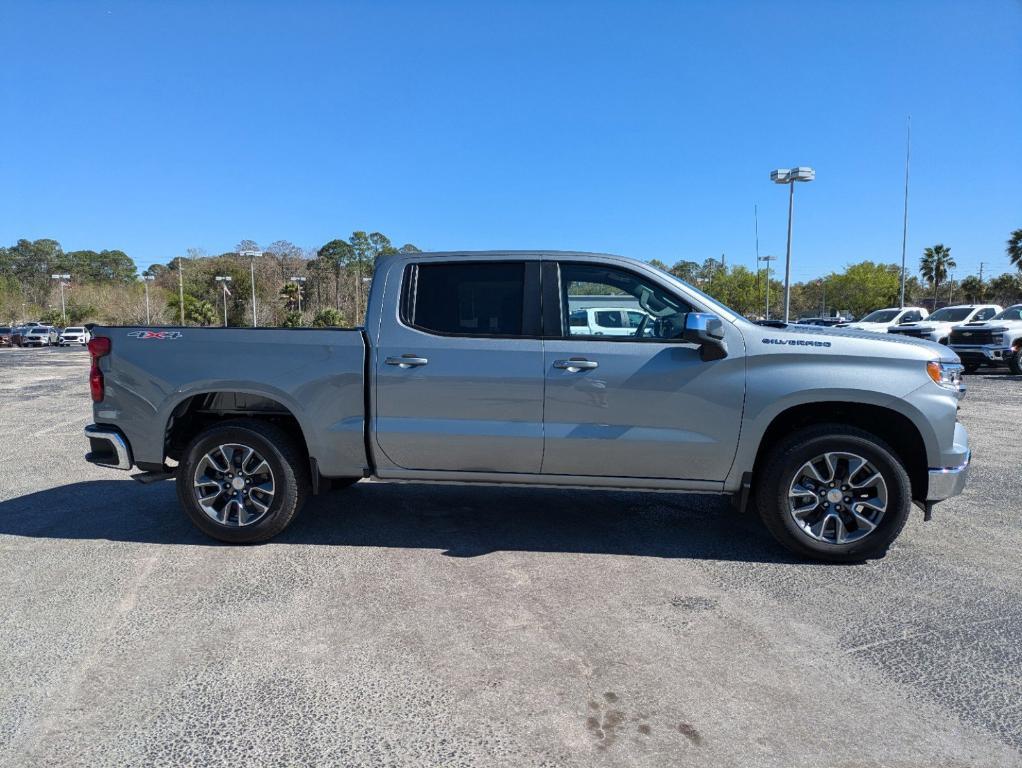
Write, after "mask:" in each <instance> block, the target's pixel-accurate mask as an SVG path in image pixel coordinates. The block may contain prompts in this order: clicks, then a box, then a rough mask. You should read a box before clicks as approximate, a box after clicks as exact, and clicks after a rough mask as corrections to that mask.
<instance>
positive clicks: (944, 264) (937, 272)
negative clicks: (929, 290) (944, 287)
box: [919, 243, 958, 309]
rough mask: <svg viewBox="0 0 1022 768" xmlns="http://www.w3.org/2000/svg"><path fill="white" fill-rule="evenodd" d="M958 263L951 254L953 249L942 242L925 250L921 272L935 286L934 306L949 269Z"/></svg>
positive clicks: (921, 262)
mask: <svg viewBox="0 0 1022 768" xmlns="http://www.w3.org/2000/svg"><path fill="white" fill-rule="evenodd" d="M957 266H958V265H957V264H956V263H955V260H954V258H953V257H952V256H951V249H950V248H948V247H946V246H945V245H944V244H942V243H937V245H935V246H933V247H932V248H927V249H925V250H924V251H923V257H922V258H921V259H919V274H921V275H922V276H923V278H924V279H925V280H928V281H929V282H930V284H931V285H932V286H933V308H934V309H936V308H937V292H938V291H939V290H940V284H941V283H942V282H944V280H945V279H946V278H947V273H948V270H951V269H954V268H955V267H957Z"/></svg>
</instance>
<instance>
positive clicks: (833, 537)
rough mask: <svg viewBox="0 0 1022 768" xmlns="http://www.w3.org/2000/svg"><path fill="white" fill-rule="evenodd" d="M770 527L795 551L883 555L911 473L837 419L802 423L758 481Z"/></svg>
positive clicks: (908, 502) (897, 528) (906, 505)
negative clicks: (807, 425) (809, 424)
mask: <svg viewBox="0 0 1022 768" xmlns="http://www.w3.org/2000/svg"><path fill="white" fill-rule="evenodd" d="M756 504H757V507H758V509H759V514H760V517H761V518H762V520H763V523H764V525H766V527H767V530H769V531H770V533H771V534H772V535H773V536H774V538H775V539H777V541H779V542H780V543H781V544H782V545H784V546H785V547H787V548H788V549H789V550H791V551H792V552H794V553H795V554H797V555H801V556H803V557H810V558H814V559H817V560H829V561H832V562H849V561H859V560H864V559H866V558H868V557H883V555H884V554H885V553H886V552H887V548H888V547H889V546H890V544H891V542H892V541H894V539H895V538H897V536H898V534H899V533H901V530H902V528H904V527H905V522H906V520H907V519H908V515H909V511H910V510H911V506H912V491H911V484H910V482H909V477H908V473H907V472H906V471H905V468H904V466H902V464H901V462H900V461H899V459H898V458H897V456H896V454H895V453H894V451H892V450H891V448H890V447H888V446H887V445H886V444H885V443H884V442H883V441H882V440H880V439H879V438H878V437H876V436H875V435H872V434H870V433H869V432H865V431H863V430H860V429H856V428H854V427H848V426H845V425H842V424H829V425H820V426H817V427H810V428H807V429H804V430H800V431H798V432H796V433H794V434H792V435H791V436H789V437H788V438H786V439H784V440H782V441H781V442H780V443H778V444H777V445H776V446H774V447H773V448H772V449H771V451H770V454H769V455H768V456H767V458H766V461H765V462H764V465H763V470H762V472H761V473H760V479H759V480H758V481H757V483H756Z"/></svg>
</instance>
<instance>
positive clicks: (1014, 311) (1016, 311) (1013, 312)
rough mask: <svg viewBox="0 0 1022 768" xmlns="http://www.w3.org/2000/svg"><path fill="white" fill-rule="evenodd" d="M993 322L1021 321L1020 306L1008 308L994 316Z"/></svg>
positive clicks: (1021, 310) (1021, 312)
mask: <svg viewBox="0 0 1022 768" xmlns="http://www.w3.org/2000/svg"><path fill="white" fill-rule="evenodd" d="M993 319H994V320H1022V304H1019V305H1018V306H1016V307H1008V308H1007V309H1006V310H1004V311H1003V312H1002V313H1001V314H999V315H994V317H993Z"/></svg>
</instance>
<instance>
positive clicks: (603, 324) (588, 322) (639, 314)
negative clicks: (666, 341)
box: [568, 307, 653, 336]
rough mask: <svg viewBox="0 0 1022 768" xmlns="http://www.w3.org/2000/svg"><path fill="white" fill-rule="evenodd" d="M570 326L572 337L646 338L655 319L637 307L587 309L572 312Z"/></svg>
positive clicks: (569, 319)
mask: <svg viewBox="0 0 1022 768" xmlns="http://www.w3.org/2000/svg"><path fill="white" fill-rule="evenodd" d="M643 320H645V323H643ZM568 325H569V326H570V333H571V335H572V336H645V335H648V334H649V333H651V332H652V330H653V318H652V317H650V316H649V315H647V314H646V313H645V312H643V311H642V310H641V309H637V308H636V307H586V308H585V309H575V310H572V311H571V314H569V315H568ZM640 328H641V329H642V332H641V333H640Z"/></svg>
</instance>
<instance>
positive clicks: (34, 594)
mask: <svg viewBox="0 0 1022 768" xmlns="http://www.w3.org/2000/svg"><path fill="white" fill-rule="evenodd" d="M86 377H87V356H86V354H85V353H84V351H83V350H81V349H41V350H20V349H14V350H10V349H3V350H0V559H2V562H3V567H2V569H0V580H2V603H3V610H2V612H0V762H3V763H4V764H8V765H68V764H79V765H95V766H100V765H139V766H141V765H146V766H148V765H182V764H193V763H194V764H202V765H239V764H319V765H326V764H333V765H393V766H404V765H445V766H460V765H465V766H468V765H471V766H480V765H507V766H533V765H548V766H589V765H644V766H645V765H671V766H679V765H692V766H716V765H722V766H723V765H727V766H824V765H827V766H838V765H841V766H994V765H997V766H1004V765H1020V764H1022V599H1020V598H1022V578H1020V577H1022V557H1020V556H1019V552H1020V551H1022V523H1020V517H1022V493H1020V484H1019V481H1020V476H1022V473H1020V467H1022V440H1020V439H1019V429H1018V426H1019V424H1020V423H1022V378H1012V377H1010V376H1008V375H1006V372H1001V371H993V372H990V373H987V374H984V375H978V376H972V377H970V378H969V380H968V385H969V390H970V391H969V395H968V397H967V398H966V400H965V401H964V403H963V407H962V420H963V421H964V422H965V424H966V426H967V427H968V428H969V430H970V434H971V437H972V441H973V446H974V454H975V459H974V465H973V473H972V478H971V482H970V485H969V487H968V489H967V491H966V493H965V495H964V496H962V497H960V498H957V499H954V500H952V501H950V502H948V503H945V504H943V505H940V506H938V507H937V509H936V511H935V520H934V521H933V522H931V523H926V524H924V523H923V522H922V514H921V513H918V514H916V515H915V516H914V517H913V519H912V520H911V521H910V522H909V524H908V526H907V527H906V529H905V532H904V533H903V534H902V536H901V538H900V539H899V540H898V542H896V544H895V546H894V548H893V549H892V550H891V552H890V553H889V554H888V556H887V558H886V559H884V560H880V561H874V562H869V563H866V564H862V565H853V566H833V565H821V564H809V563H802V562H796V561H794V560H792V559H791V558H790V557H788V556H787V555H786V554H785V553H784V552H783V551H782V550H780V549H779V547H778V546H777V545H775V544H774V543H773V541H772V540H771V539H770V538H769V536H768V535H767V534H766V532H765V531H764V530H763V529H762V528H761V527H760V525H759V524H758V522H756V521H755V520H753V519H750V518H745V517H742V516H739V515H736V514H735V513H734V512H732V511H731V509H730V507H729V506H728V504H727V503H726V501H724V500H721V499H718V498H714V497H705V496H695V495H680V494H651V493H625V492H613V493H598V492H587V491H576V490H536V489H508V488H459V487H453V486H427V485H383V484H377V483H360V484H358V485H357V486H355V487H353V488H351V489H349V490H346V491H342V492H336V493H333V494H327V495H324V496H320V497H317V498H315V499H314V500H313V501H312V503H311V504H310V505H309V506H307V507H306V509H305V511H304V512H303V514H302V516H301V517H300V518H299V519H298V520H297V521H296V523H295V524H294V525H293V526H292V527H291V528H290V529H289V530H288V531H287V532H286V533H285V534H284V535H283V536H282V537H280V538H279V539H278V540H276V541H274V542H272V543H270V544H266V545H263V546H258V547H249V548H231V547H227V546H222V545H218V544H216V543H214V542H212V541H210V540H208V539H205V538H204V537H202V535H201V534H199V533H198V532H197V531H195V530H194V529H193V528H192V527H191V525H190V524H189V523H188V522H187V520H186V519H185V517H184V515H183V513H182V512H180V510H179V509H178V505H177V502H176V499H175V496H174V488H173V485H172V484H171V483H160V484H157V485H153V486H149V487H144V486H142V485H139V484H138V483H135V482H134V481H132V480H130V479H129V478H128V476H127V474H126V473H121V472H117V471H115V470H102V469H99V468H96V467H92V466H91V465H89V464H86V463H85V462H84V461H83V460H82V455H83V454H84V452H85V441H84V439H83V438H82V436H81V428H82V427H83V426H84V424H86V423H87V421H88V420H89V418H90V402H89V398H88V385H87V381H86Z"/></svg>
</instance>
